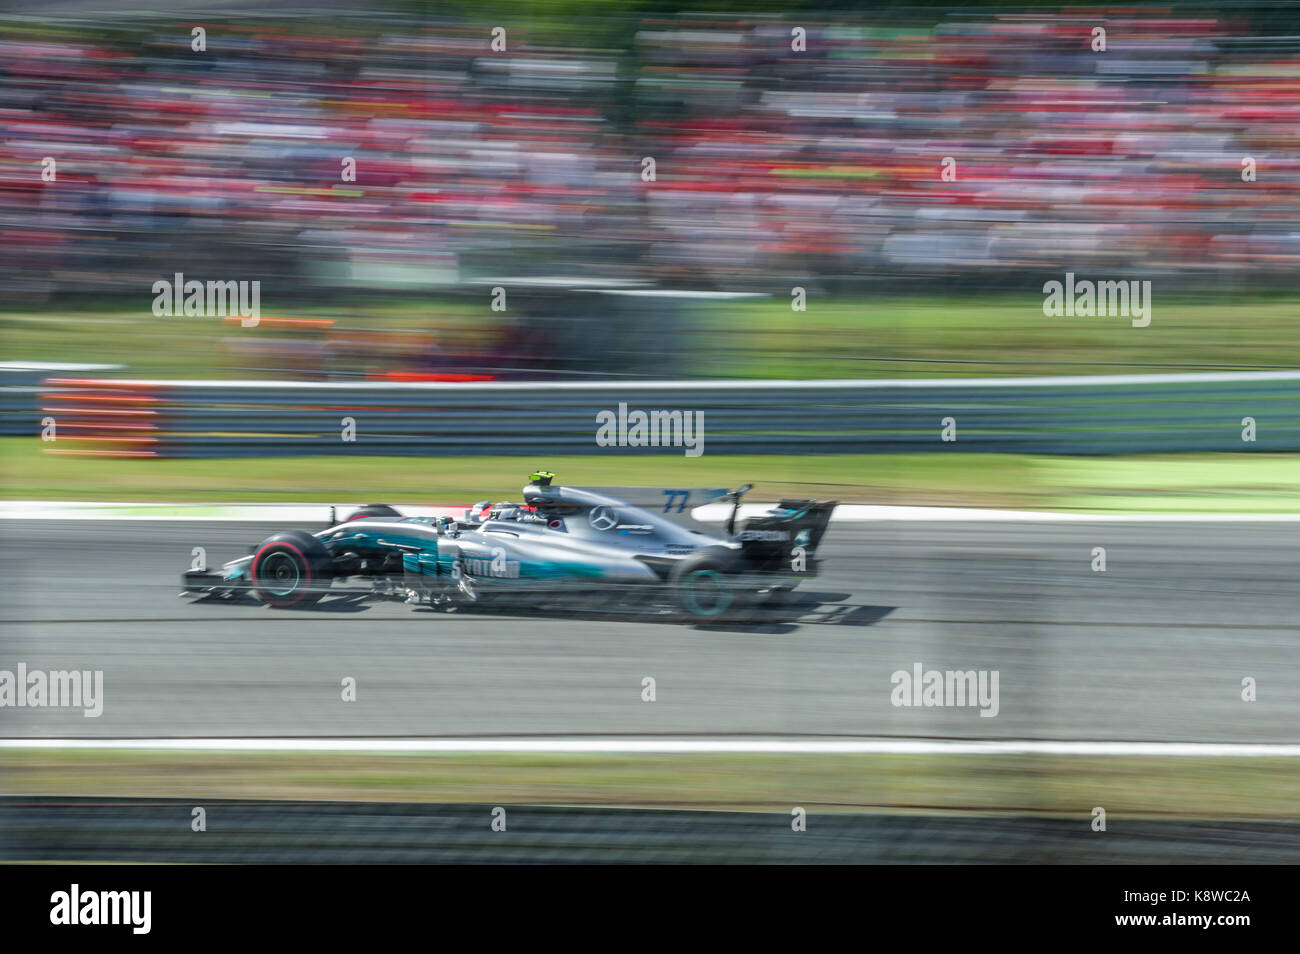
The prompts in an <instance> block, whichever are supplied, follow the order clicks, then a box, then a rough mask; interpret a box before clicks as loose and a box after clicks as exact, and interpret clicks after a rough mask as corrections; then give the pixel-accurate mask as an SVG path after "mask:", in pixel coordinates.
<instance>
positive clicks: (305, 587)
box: [249, 530, 331, 608]
mask: <svg viewBox="0 0 1300 954" xmlns="http://www.w3.org/2000/svg"><path fill="white" fill-rule="evenodd" d="M330 563H331V560H330V552H329V550H328V549H326V547H325V544H323V543H321V542H320V540H318V539H316V537H314V536H312V535H311V534H310V533H308V532H307V531H306V530H286V531H285V532H283V533H277V534H276V535H275V536H273V537H267V538H266V539H265V540H263V541H262V545H261V546H259V547H258V548H257V551H256V552H255V553H254V554H253V562H252V564H251V565H250V566H249V579H250V580H251V581H252V584H253V592H254V593H255V594H256V595H257V598H258V599H260V600H261V601H262V602H263V603H266V604H268V605H270V606H277V607H280V608H287V607H290V606H303V605H306V604H309V603H315V602H316V601H317V600H319V599H320V598H321V597H322V596H324V595H325V591H326V590H327V589H328V588H329V584H330V578H329V571H330Z"/></svg>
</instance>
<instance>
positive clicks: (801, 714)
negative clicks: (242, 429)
mask: <svg viewBox="0 0 1300 954" xmlns="http://www.w3.org/2000/svg"><path fill="white" fill-rule="evenodd" d="M277 529H283V528H281V527H276V526H268V525H254V524H239V523H224V522H213V521H209V522H194V523H187V522H176V521H158V522H146V521H133V520H132V521H90V522H77V521H65V520H39V521H20V520H6V521H2V522H0V573H2V574H3V579H4V581H5V590H4V591H5V596H4V602H3V626H0V669H7V670H13V669H15V668H16V665H17V663H18V662H20V661H21V662H25V663H26V664H27V667H28V669H29V670H33V669H47V670H49V669H55V670H57V669H80V670H87V669H89V670H96V669H98V670H102V671H103V672H104V696H105V705H104V712H103V715H102V716H100V717H99V718H85V717H84V716H83V715H82V712H81V710H79V709H72V710H69V709H52V708H42V709H33V708H5V709H3V710H0V736H6V737H73V738H80V737H130V738H141V737H213V736H240V737H244V736H323V737H338V736H361V737H375V736H421V737H463V736H528V735H546V734H556V735H564V736H574V735H594V736H624V735H627V736H708V737H714V736H732V735H737V736H746V735H751V734H752V735H758V736H850V737H902V738H968V739H1044V740H1058V739H1065V740H1136V741H1166V740H1173V741H1190V742H1194V741H1215V742H1243V743H1250V742H1294V741H1296V739H1297V735H1300V733H1298V732H1297V726H1300V667H1298V666H1297V665H1296V661H1297V658H1300V654H1298V652H1297V649H1298V645H1300V626H1297V619H1298V616H1300V614H1297V606H1298V604H1300V597H1298V596H1297V591H1298V588H1297V582H1298V580H1300V543H1298V542H1297V540H1296V527H1295V526H1294V525H1288V524H1283V523H1277V524H1272V523H1204V524H1194V523H1189V524H1181V523H1179V524H1168V523H1163V524H1152V523H1146V524H1142V523H1132V524H1129V523H1122V522H1107V523H1097V524H1077V523H1070V524H1066V523H1061V524H1052V523H1019V522H1010V521H1009V522H1005V523H999V522H981V523H957V522H954V523H932V522H905V521H892V522H882V523H837V524H834V525H832V527H831V529H830V531H829V532H828V534H827V537H826V541H825V542H824V544H823V547H822V552H821V556H822V558H823V559H824V560H825V572H824V573H823V575H822V576H821V577H819V578H817V579H816V580H813V581H810V582H809V583H806V584H805V589H806V591H807V595H805V596H804V597H802V599H803V600H804V602H803V603H801V604H799V605H797V606H796V607H794V609H793V610H792V611H791V613H792V616H791V618H788V619H784V620H775V621H773V622H770V623H766V624H736V625H724V626H717V627H710V628H702V627H698V626H684V625H680V624H676V623H672V622H668V621H665V620H663V619H658V618H654V617H648V616H639V617H595V618H587V617H585V616H583V615H582V614H576V613H570V614H562V615H558V616H557V615H549V616H542V615H537V616H524V615H514V616H503V615H488V614H478V613H475V614H464V613H456V614H448V613H442V612H435V611H432V610H429V609H427V608H421V609H416V608H414V607H410V606H407V605H404V604H402V603H396V602H394V603H378V602H358V601H355V600H347V599H329V600H326V601H324V602H322V603H321V604H320V605H319V606H317V607H315V608H311V609H302V610H275V609H271V608H268V607H265V606H262V605H260V604H257V603H255V602H251V601H250V602H247V603H243V604H230V603H222V602H200V603H190V602H188V601H185V600H182V599H178V598H177V593H178V590H179V586H178V580H179V574H180V571H181V570H182V569H184V568H185V567H187V566H188V565H189V562H190V559H191V556H190V553H191V548H192V547H195V546H202V547H205V548H206V549H207V554H208V560H209V563H211V564H214V565H216V564H219V563H220V562H221V561H222V560H225V559H230V558H233V557H235V556H239V555H242V554H243V553H245V552H247V548H248V546H249V545H251V544H255V543H257V542H259V541H260V540H262V539H263V538H264V537H265V536H267V535H269V534H270V533H271V532H273V531H274V530H277ZM1098 546H1101V547H1105V548H1106V551H1107V571H1106V572H1105V573H1096V572H1093V571H1092V569H1091V563H1092V556H1091V552H1092V549H1093V548H1094V547H1098ZM796 614H797V615H796ZM918 662H919V663H921V664H922V665H923V667H924V668H925V669H927V670H928V669H939V670H945V669H961V670H970V669H974V670H980V669H988V670H997V671H998V672H999V674H1000V676H999V711H998V714H997V716H996V717H992V718H990V717H981V716H980V714H979V710H978V708H974V707H962V708H955V707H954V708H939V707H931V708H926V707H914V708H904V707H897V706H894V705H892V704H891V690H892V685H891V674H892V673H893V672H894V671H896V670H906V671H911V670H912V668H913V665H914V664H915V663H918ZM349 676H350V677H353V678H355V679H356V681H357V701H356V702H354V703H345V702H343V701H342V700H341V698H340V693H341V689H340V684H341V680H343V679H344V678H345V677H349ZM646 676H651V677H653V678H654V679H655V680H656V696H657V698H656V701H655V702H654V703H647V702H643V701H642V699H641V693H642V679H643V678H644V677H646ZM1247 676H1250V677H1253V678H1255V679H1256V680H1257V683H1258V699H1257V701H1255V702H1243V701H1242V699H1241V681H1242V679H1243V677H1247Z"/></svg>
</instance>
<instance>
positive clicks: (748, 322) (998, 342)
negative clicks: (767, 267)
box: [0, 291, 1300, 378]
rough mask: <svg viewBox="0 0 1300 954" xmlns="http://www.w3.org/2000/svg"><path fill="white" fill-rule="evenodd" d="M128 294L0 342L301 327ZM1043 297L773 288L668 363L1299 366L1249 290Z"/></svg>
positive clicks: (415, 342)
mask: <svg viewBox="0 0 1300 954" xmlns="http://www.w3.org/2000/svg"><path fill="white" fill-rule="evenodd" d="M151 303H152V296H148V295H142V296H141V298H140V301H139V303H138V304H133V305H132V306H130V307H125V306H123V305H121V304H111V305H108V306H102V305H97V306H93V307H80V308H76V307H50V306H39V307H30V308H19V307H14V308H11V309H9V310H6V311H3V312H0V341H3V342H4V345H5V353H6V354H7V355H8V356H9V357H10V358H11V359H15V360H29V361H36V360H41V361H72V362H80V361H86V362H102V363H116V364H123V365H126V366H128V367H129V368H130V369H131V371H132V372H133V373H135V374H137V375H162V376H168V377H181V378H207V377H235V376H248V373H249V372H248V371H246V370H245V367H246V366H247V365H248V364H249V360H248V359H247V358H246V357H243V356H241V355H240V353H239V352H238V351H237V350H232V349H231V348H230V347H229V345H230V344H232V343H238V342H240V341H241V340H242V341H245V342H266V343H269V342H271V341H272V340H273V339H275V338H277V337H285V336H290V337H292V336H298V337H303V336H304V335H303V333H302V332H290V331H277V330H276V329H274V328H272V327H270V326H269V325H263V326H259V327H257V328H247V329H246V328H240V327H237V326H234V325H228V324H223V323H222V322H221V321H220V320H218V319H215V318H195V317H191V318H158V317H155V316H154V315H153V314H152V312H151V310H150V305H151ZM1042 303H1043V296H1042V295H1041V294H1039V293H1037V292H1036V291H1035V292H1034V293H1031V294H1025V295H996V296H993V295H990V296H979V297H975V296H971V295H963V296H942V295H929V296H907V297H881V298H863V297H851V298H820V297H818V296H817V295H816V294H815V293H814V294H813V295H812V297H811V298H810V299H809V302H808V310H807V311H805V312H799V313H795V312H792V311H791V310H790V302H789V300H788V299H787V298H784V297H781V296H776V297H773V298H771V299H766V300H746V301H745V302H743V303H741V304H737V303H736V302H714V303H701V304H697V305H693V306H692V307H691V308H690V310H689V312H688V317H687V320H686V322H685V327H686V329H687V330H686V332H685V335H686V337H685V338H684V339H683V342H682V347H683V351H684V353H685V355H687V356H688V358H689V367H682V368H678V369H676V371H677V372H678V373H693V374H700V375H705V376H719V377H740V378H791V377H794V378H859V377H863V378H894V377H911V378H914V377H938V376H945V377H946V376H986V375H1033V374H1097V373H1108V372H1117V371H1150V372H1158V371H1173V370H1189V369H1222V368H1257V367H1268V368H1277V367H1289V368H1294V367H1300V335H1296V334H1295V320H1296V315H1297V314H1300V303H1298V302H1296V301H1294V300H1291V299H1279V298H1268V297H1254V298H1249V299H1239V300H1233V299H1224V300H1219V301H1206V300H1205V299H1204V298H1198V299H1195V300H1185V299H1174V298H1165V297H1157V298H1156V305H1155V310H1154V312H1153V316H1154V317H1153V319H1152V322H1151V325H1150V326H1149V327H1146V328H1133V327H1132V326H1131V325H1130V324H1129V322H1128V320H1126V319H1123V318H1048V317H1046V316H1044V315H1043V311H1042ZM263 304H264V307H263V313H264V315H266V316H267V317H276V318H332V319H334V320H335V321H336V322H337V327H338V328H339V329H340V330H344V329H353V330H358V331H366V332H390V333H393V334H394V335H395V336H397V337H395V338H393V339H391V340H392V341H394V342H396V341H398V340H400V339H401V337H402V336H410V337H409V341H408V344H409V348H411V349H415V348H423V349H425V350H429V349H428V346H427V344H421V343H419V342H422V341H426V340H427V339H430V338H432V339H436V341H437V342H438V345H439V346H440V347H442V348H444V349H447V350H450V351H455V350H457V348H459V347H462V346H463V347H468V348H471V349H473V348H481V346H482V345H483V343H484V342H485V341H488V340H490V339H492V337H493V336H494V332H493V330H492V326H493V325H494V324H495V323H496V322H498V321H500V320H504V319H507V318H510V317H512V316H510V315H507V314H494V313H493V312H491V311H490V310H489V309H488V307H487V298H486V297H484V299H483V302H482V303H481V304H479V303H475V302H471V301H468V300H466V299H447V298H430V299H427V300H424V301H410V300H397V299H386V298H379V299H375V300H373V301H367V302H366V303H365V304H364V306H363V305H355V304H344V303H337V304H332V305H327V306H319V305H303V304H293V305H283V306H282V305H280V304H279V303H275V302H264V303H263Z"/></svg>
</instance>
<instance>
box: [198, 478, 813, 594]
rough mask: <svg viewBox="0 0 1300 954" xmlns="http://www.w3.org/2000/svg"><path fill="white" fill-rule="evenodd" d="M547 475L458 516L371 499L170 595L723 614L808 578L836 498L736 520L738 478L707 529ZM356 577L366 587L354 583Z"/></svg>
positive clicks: (669, 505)
mask: <svg viewBox="0 0 1300 954" xmlns="http://www.w3.org/2000/svg"><path fill="white" fill-rule="evenodd" d="M553 478H554V475H553V474H551V473H549V472H547V471H539V472H537V473H534V474H532V475H531V476H530V478H529V483H528V485H527V486H526V487H524V488H523V501H522V503H495V504H493V503H491V502H489V501H482V502H480V503H478V504H475V505H474V506H473V507H472V508H470V509H469V510H467V511H465V512H464V516H463V519H460V520H455V519H452V518H450V517H446V516H444V517H403V516H402V515H401V514H400V513H399V512H398V511H397V510H395V509H393V508H392V507H389V506H386V505H381V504H372V505H369V506H366V507H363V508H361V509H360V510H358V511H357V512H355V513H353V514H351V515H350V516H349V517H348V518H347V519H346V520H344V521H343V522H342V523H337V524H335V523H334V521H333V520H331V524H333V525H331V526H330V527H329V528H328V529H325V530H321V531H318V532H315V533H312V532H308V531H306V530H287V531H284V532H282V533H277V534H275V535H273V536H271V537H268V538H267V539H266V540H264V541H262V543H261V544H260V545H258V546H256V547H254V548H252V549H251V552H250V554H249V555H248V556H245V557H243V558H241V559H238V560H234V561H231V562H230V563H227V564H225V566H224V567H222V570H221V572H220V573H209V572H206V571H197V570H191V571H188V572H186V573H185V574H184V576H183V586H184V593H183V595H198V596H209V597H226V598H232V597H236V596H239V595H242V594H249V593H251V594H252V595H254V596H256V597H257V598H258V599H260V600H262V601H263V602H265V603H268V604H270V605H271V606H276V607H293V606H302V605H304V604H308V603H313V602H316V601H318V600H320V599H321V598H322V597H323V596H325V595H326V594H328V593H330V592H339V593H344V592H347V593H351V594H353V595H355V594H356V593H358V592H360V593H362V594H363V595H367V596H375V597H384V598H398V599H404V600H406V601H407V602H410V603H420V604H428V605H432V606H441V607H445V608H449V609H451V608H460V607H477V606H492V607H498V608H527V609H530V610H532V609H536V610H555V611H560V612H564V611H566V610H567V611H587V610H591V609H600V610H618V609H621V608H624V607H628V608H630V607H631V606H633V605H639V606H649V607H652V608H654V609H656V610H657V611H659V612H668V613H674V614H676V615H678V616H680V617H682V618H686V619H708V618H717V617H726V616H733V615H736V614H737V613H740V612H743V611H754V610H757V609H758V608H759V607H761V605H762V604H763V602H765V601H766V600H767V599H768V598H770V597H772V596H774V595H776V594H779V593H783V592H788V591H789V590H792V589H793V588H794V587H795V586H797V585H798V584H799V583H800V582H801V581H802V580H804V579H807V578H808V577H811V576H815V575H816V573H817V568H818V561H817V559H816V551H817V547H818V545H819V544H820V542H821V539H822V536H823V535H824V534H825V532H826V527H827V524H828V522H829V520H830V517H831V514H832V512H833V511H834V509H835V501H822V502H818V501H813V500H782V501H781V502H780V504H779V505H778V506H776V507H774V508H772V509H771V510H769V511H767V512H766V513H764V514H761V515H759V516H755V517H751V518H750V519H748V520H746V521H745V522H744V523H743V524H742V525H741V526H740V528H739V529H737V527H736V521H737V516H738V514H739V509H740V501H741V498H742V497H743V496H744V494H745V493H746V492H747V491H749V490H750V485H749V484H746V485H744V486H742V487H740V488H739V489H737V490H734V491H730V492H720V493H719V495H718V496H717V498H716V499H718V500H721V501H724V502H726V503H728V504H730V511H729V516H728V519H727V521H726V527H725V535H722V536H714V535H711V534H709V533H705V532H703V531H702V530H699V529H694V528H692V527H691V526H689V524H686V525H684V524H683V523H680V522H678V520H680V519H681V517H682V516H683V515H685V516H689V514H688V513H686V507H685V504H686V499H687V498H686V492H684V491H663V494H665V495H666V503H665V505H664V507H663V510H662V511H660V512H654V510H652V509H651V508H649V507H640V506H633V505H632V504H629V503H628V502H627V501H625V500H620V499H617V498H615V497H612V496H607V495H605V494H603V493H597V492H595V491H592V490H584V489H580V488H576V487H559V486H555V485H554V484H553V482H552V481H553ZM674 495H677V496H674ZM366 581H368V582H369V589H365V590H361V591H358V590H356V589H355V587H356V586H357V585H361V584H364V583H365V582H366Z"/></svg>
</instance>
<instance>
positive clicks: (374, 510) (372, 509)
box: [343, 504, 401, 523]
mask: <svg viewBox="0 0 1300 954" xmlns="http://www.w3.org/2000/svg"><path fill="white" fill-rule="evenodd" d="M400 516H401V514H400V513H398V512H397V511H396V510H394V509H393V508H392V507H390V506H388V504H366V505H365V506H364V507H361V508H360V509H359V510H354V511H353V512H352V513H351V514H349V515H348V518H347V519H346V520H344V521H343V522H344V523H351V522H352V521H353V520H363V519H366V518H369V517H400Z"/></svg>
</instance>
